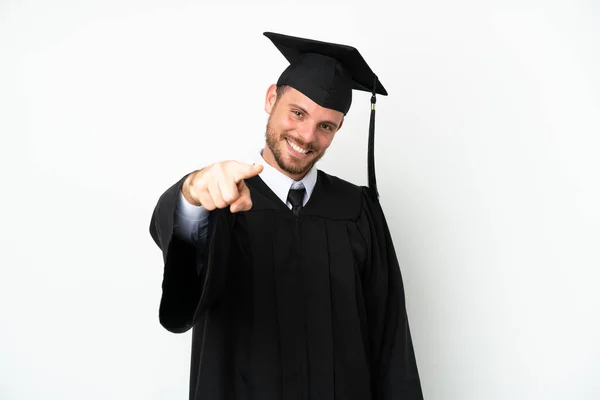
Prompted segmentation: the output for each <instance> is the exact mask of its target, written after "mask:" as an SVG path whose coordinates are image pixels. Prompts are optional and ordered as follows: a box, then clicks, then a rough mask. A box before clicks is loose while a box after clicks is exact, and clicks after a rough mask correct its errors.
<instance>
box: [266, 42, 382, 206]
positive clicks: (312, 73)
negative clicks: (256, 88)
mask: <svg viewBox="0 0 600 400" xmlns="http://www.w3.org/2000/svg"><path fill="white" fill-rule="evenodd" d="M264 35H265V36H266V37H268V38H269V39H270V40H271V41H272V42H273V44H274V45H275V47H277V49H278V50H279V51H280V52H281V53H282V54H283V56H284V57H285V58H286V59H287V60H288V62H289V63H290V65H289V66H288V67H287V68H286V69H285V70H284V71H283V73H282V74H281V75H280V77H279V80H278V81H277V85H289V86H291V87H293V88H294V89H296V90H298V91H299V92H301V93H302V94H304V95H305V96H307V97H308V98H310V99H311V100H312V101H314V102H315V103H317V104H319V105H320V106H322V107H325V108H331V109H333V110H336V111H340V112H342V113H343V114H344V115H346V114H347V113H348V110H349V109H350V105H351V104H352V90H362V91H365V92H370V93H371V119H370V123H369V145H368V147H369V149H368V154H367V158H368V177H369V190H370V192H371V194H372V195H373V197H374V198H375V199H376V198H377V197H378V192H377V183H376V179H375V156H374V139H375V138H374V135H375V102H376V97H375V95H376V94H381V95H384V96H386V95H387V91H386V90H385V88H384V87H383V85H382V84H381V82H380V81H379V79H378V78H377V75H376V74H375V73H373V71H372V70H371V68H370V67H369V65H368V64H367V63H366V61H365V60H364V58H363V57H362V55H361V54H360V53H359V52H358V50H357V49H356V48H354V47H352V46H347V45H343V44H337V43H330V42H322V41H318V40H313V39H305V38H300V37H294V36H288V35H283V34H279V33H273V32H264Z"/></svg>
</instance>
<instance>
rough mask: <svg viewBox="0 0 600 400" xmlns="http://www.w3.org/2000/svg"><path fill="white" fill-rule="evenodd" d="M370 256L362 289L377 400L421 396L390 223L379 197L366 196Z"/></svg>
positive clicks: (421, 397) (365, 229) (420, 397)
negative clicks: (378, 199) (387, 220)
mask: <svg viewBox="0 0 600 400" xmlns="http://www.w3.org/2000/svg"><path fill="white" fill-rule="evenodd" d="M363 198H364V206H363V209H364V212H363V216H362V218H363V221H364V224H363V227H365V228H364V231H365V237H367V238H369V239H368V240H369V249H370V251H369V260H368V263H367V264H368V265H367V268H366V269H365V271H366V272H365V274H364V277H363V279H364V282H363V287H364V289H365V305H366V308H367V315H368V322H369V336H370V343H371V364H372V385H373V393H374V397H373V399H374V400H394V399H406V400H422V399H423V393H422V389H421V382H420V378H419V372H418V369H417V363H416V357H415V354H414V349H413V342H412V338H411V334H410V328H409V323H408V316H407V313H406V303H405V297H404V286H403V282H402V276H401V273H400V267H399V264H398V260H397V258H396V252H395V250H394V244H393V242H392V237H391V234H390V231H389V229H388V225H387V222H386V219H385V216H384V214H383V211H382V209H381V205H380V204H379V202H378V201H377V200H376V199H372V198H371V197H370V195H369V194H368V192H367V191H365V194H364V197H363Z"/></svg>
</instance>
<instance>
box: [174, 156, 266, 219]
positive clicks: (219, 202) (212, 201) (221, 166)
mask: <svg viewBox="0 0 600 400" xmlns="http://www.w3.org/2000/svg"><path fill="white" fill-rule="evenodd" d="M262 170H263V166H262V165H256V164H255V165H250V164H243V163H239V162H237V161H222V162H218V163H215V164H212V165H210V166H208V167H206V168H203V169H201V170H199V171H195V172H193V173H191V174H190V175H189V176H188V177H187V178H186V180H185V182H184V183H183V187H182V188H181V191H182V193H183V196H184V197H185V199H186V200H187V201H188V202H190V203H191V204H194V205H196V206H200V205H202V206H204V208H205V209H207V210H209V211H212V210H214V209H215V208H225V207H227V206H231V207H230V208H229V209H230V211H231V212H238V211H248V210H250V209H251V208H252V199H251V198H250V190H249V189H248V187H247V186H246V184H245V183H244V179H248V178H251V177H253V176H255V175H258V174H260V173H261V172H262Z"/></svg>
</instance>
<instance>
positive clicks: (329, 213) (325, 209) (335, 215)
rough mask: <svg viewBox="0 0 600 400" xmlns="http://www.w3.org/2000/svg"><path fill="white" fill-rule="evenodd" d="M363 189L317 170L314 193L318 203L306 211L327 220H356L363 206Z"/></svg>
mask: <svg viewBox="0 0 600 400" xmlns="http://www.w3.org/2000/svg"><path fill="white" fill-rule="evenodd" d="M364 189H365V188H364V187H363V186H358V185H356V184H354V183H351V182H348V181H346V180H344V179H341V178H339V177H337V176H334V175H331V174H328V173H326V172H324V171H322V170H318V177H317V184H316V186H315V193H314V194H315V197H316V198H318V201H316V203H315V204H313V206H315V207H314V208H313V207H310V208H307V209H306V211H307V213H308V214H313V215H315V216H316V215H319V216H321V217H325V218H328V219H345V220H347V219H350V220H356V219H357V218H358V217H359V215H360V213H361V210H362V208H363V206H364V203H363V201H364ZM315 200H316V199H315Z"/></svg>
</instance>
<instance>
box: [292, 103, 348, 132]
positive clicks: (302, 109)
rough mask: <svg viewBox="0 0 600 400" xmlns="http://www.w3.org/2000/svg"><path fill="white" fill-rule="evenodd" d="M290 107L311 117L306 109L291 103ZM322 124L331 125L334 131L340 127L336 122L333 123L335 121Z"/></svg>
mask: <svg viewBox="0 0 600 400" xmlns="http://www.w3.org/2000/svg"><path fill="white" fill-rule="evenodd" d="M290 106H291V107H292V108H297V109H298V110H300V111H302V112H303V113H304V114H306V115H310V114H309V112H308V111H306V110H305V109H304V108H302V107H300V106H299V105H298V104H292V103H290ZM321 123H322V124H323V123H325V124H329V125H331V126H333V128H334V129H337V127H338V124H336V123H335V122H333V121H321Z"/></svg>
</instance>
